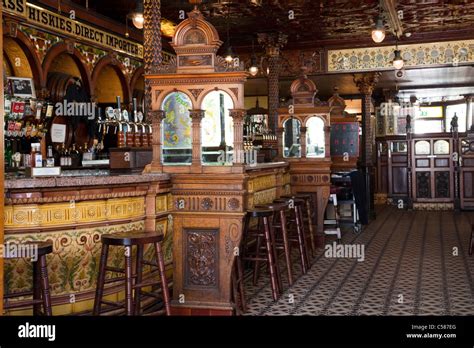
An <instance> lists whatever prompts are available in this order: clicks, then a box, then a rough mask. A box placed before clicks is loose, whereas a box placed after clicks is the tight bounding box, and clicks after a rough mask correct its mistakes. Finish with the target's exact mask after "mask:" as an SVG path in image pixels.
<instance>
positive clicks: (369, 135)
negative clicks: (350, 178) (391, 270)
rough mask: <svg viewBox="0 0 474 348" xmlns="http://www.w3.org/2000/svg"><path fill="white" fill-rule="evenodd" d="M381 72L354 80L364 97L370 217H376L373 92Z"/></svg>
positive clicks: (363, 154)
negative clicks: (372, 120) (372, 116)
mask: <svg viewBox="0 0 474 348" xmlns="http://www.w3.org/2000/svg"><path fill="white" fill-rule="evenodd" d="M379 77H380V73H378V72H377V73H368V74H363V75H357V76H354V82H355V84H356V85H357V87H358V88H359V91H360V93H361V97H362V139H361V157H360V158H361V160H360V163H361V167H362V170H363V172H364V175H365V183H366V197H367V213H368V217H369V219H370V218H375V209H374V187H373V185H374V182H375V181H374V177H375V173H374V160H373V157H374V156H373V154H374V151H373V150H374V137H373V135H374V129H372V122H371V108H372V92H373V91H374V88H375V85H376V84H377V82H378V79H379Z"/></svg>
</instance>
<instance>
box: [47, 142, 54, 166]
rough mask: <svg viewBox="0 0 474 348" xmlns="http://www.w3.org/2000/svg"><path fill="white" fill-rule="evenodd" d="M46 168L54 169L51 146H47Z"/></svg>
mask: <svg viewBox="0 0 474 348" xmlns="http://www.w3.org/2000/svg"><path fill="white" fill-rule="evenodd" d="M46 167H54V155H53V147H52V146H51V145H49V146H48V152H47V156H46Z"/></svg>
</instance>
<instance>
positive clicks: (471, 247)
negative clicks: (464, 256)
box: [469, 231, 474, 256]
mask: <svg viewBox="0 0 474 348" xmlns="http://www.w3.org/2000/svg"><path fill="white" fill-rule="evenodd" d="M473 251H474V231H472V232H471V239H470V241H469V256H471V255H472V253H473Z"/></svg>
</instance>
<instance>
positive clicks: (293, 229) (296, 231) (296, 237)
mask: <svg viewBox="0 0 474 348" xmlns="http://www.w3.org/2000/svg"><path fill="white" fill-rule="evenodd" d="M273 202H274V203H284V204H286V205H288V206H289V205H290V203H291V202H292V203H293V204H292V205H291V206H289V207H290V214H289V217H288V218H287V221H288V223H289V226H290V228H289V229H288V232H289V236H290V238H289V241H290V242H293V243H296V244H297V246H298V250H299V253H300V262H301V269H302V271H303V274H305V273H306V272H307V271H308V266H309V258H308V249H307V245H306V235H305V231H304V223H303V212H302V210H303V207H304V205H305V202H304V200H302V199H299V198H295V199H293V198H279V199H275V200H274V201H273Z"/></svg>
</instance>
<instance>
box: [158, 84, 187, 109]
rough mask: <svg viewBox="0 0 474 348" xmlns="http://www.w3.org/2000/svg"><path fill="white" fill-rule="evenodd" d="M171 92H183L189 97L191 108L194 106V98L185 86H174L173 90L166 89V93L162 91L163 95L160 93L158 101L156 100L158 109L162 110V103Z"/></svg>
mask: <svg viewBox="0 0 474 348" xmlns="http://www.w3.org/2000/svg"><path fill="white" fill-rule="evenodd" d="M173 93H183V94H185V95H186V96H187V97H188V98H189V100H191V109H195V108H196V104H195V102H194V98H193V96H192V94H191V93H190V92H189V91H188V90H187V89H185V88H175V89H173V90H169V91H167V92H166V93H162V94H163V95H161V94H160V96H159V99H158V102H157V105H158V109H159V110H163V103H164V101H165V99H166V97H168V96H169V95H170V94H173Z"/></svg>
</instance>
